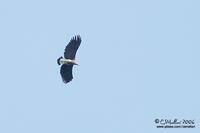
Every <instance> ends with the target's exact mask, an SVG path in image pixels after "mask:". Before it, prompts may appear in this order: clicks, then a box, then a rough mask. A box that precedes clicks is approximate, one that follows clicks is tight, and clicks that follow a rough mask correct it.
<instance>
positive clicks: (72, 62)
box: [67, 59, 78, 65]
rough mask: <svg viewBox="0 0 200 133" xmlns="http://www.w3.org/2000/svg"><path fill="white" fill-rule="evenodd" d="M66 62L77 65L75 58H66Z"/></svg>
mask: <svg viewBox="0 0 200 133" xmlns="http://www.w3.org/2000/svg"><path fill="white" fill-rule="evenodd" d="M67 62H68V63H69V64H72V65H78V63H76V61H75V60H71V59H68V60H67Z"/></svg>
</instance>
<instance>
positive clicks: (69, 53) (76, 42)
mask: <svg viewBox="0 0 200 133" xmlns="http://www.w3.org/2000/svg"><path fill="white" fill-rule="evenodd" d="M80 44H81V37H80V36H79V35H78V36H74V37H73V38H72V39H71V40H70V42H69V43H68V45H67V46H66V47H65V52H64V57H65V58H66V59H72V60H73V59H75V56H76V51H77V50H78V48H79V46H80Z"/></svg>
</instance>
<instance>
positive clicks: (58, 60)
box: [57, 56, 63, 65]
mask: <svg viewBox="0 0 200 133" xmlns="http://www.w3.org/2000/svg"><path fill="white" fill-rule="evenodd" d="M62 58H63V57H62V56H61V57H59V58H58V59H57V63H58V65H60V59H62Z"/></svg>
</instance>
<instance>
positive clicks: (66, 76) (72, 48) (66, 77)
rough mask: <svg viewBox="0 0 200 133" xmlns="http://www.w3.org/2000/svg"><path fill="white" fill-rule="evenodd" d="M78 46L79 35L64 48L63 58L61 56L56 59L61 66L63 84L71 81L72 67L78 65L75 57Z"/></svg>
mask: <svg viewBox="0 0 200 133" xmlns="http://www.w3.org/2000/svg"><path fill="white" fill-rule="evenodd" d="M80 44H81V37H80V35H77V36H74V37H72V39H71V40H70V42H69V43H68V45H67V46H66V47H65V51H64V57H62V56H61V57H59V58H58V59H57V63H58V65H61V68H60V74H61V77H62V80H63V82H64V83H68V82H70V81H71V80H72V79H73V74H72V68H73V66H74V65H78V64H77V63H76V61H75V56H76V52H77V50H78V48H79V46H80Z"/></svg>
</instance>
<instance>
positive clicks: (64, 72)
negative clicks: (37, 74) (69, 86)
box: [60, 64, 73, 83]
mask: <svg viewBox="0 0 200 133" xmlns="http://www.w3.org/2000/svg"><path fill="white" fill-rule="evenodd" d="M72 68H73V65H66V64H63V65H62V66H61V68H60V74H61V77H62V80H63V82H64V83H68V82H70V81H71V80H72V79H73V75H72Z"/></svg>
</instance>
